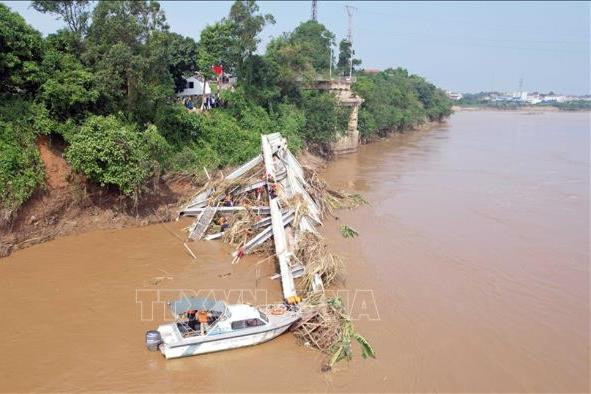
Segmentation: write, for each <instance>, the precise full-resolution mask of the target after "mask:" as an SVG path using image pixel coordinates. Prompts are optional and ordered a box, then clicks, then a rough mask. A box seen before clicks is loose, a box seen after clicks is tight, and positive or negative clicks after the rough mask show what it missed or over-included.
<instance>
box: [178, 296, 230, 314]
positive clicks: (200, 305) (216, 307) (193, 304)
mask: <svg viewBox="0 0 591 394" xmlns="http://www.w3.org/2000/svg"><path fill="white" fill-rule="evenodd" d="M168 307H169V309H170V311H171V312H172V313H173V314H174V315H176V316H179V315H182V314H183V313H185V312H187V311H191V310H195V311H210V312H219V313H224V312H225V311H226V304H225V303H224V302H222V301H215V300H211V299H209V298H197V297H184V298H181V299H180V300H176V301H172V302H169V303H168Z"/></svg>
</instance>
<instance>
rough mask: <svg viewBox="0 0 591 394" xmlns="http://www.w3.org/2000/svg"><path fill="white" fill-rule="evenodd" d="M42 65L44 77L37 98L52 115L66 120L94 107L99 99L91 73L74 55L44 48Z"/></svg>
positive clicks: (77, 116)
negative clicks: (45, 50)
mask: <svg viewBox="0 0 591 394" xmlns="http://www.w3.org/2000/svg"><path fill="white" fill-rule="evenodd" d="M43 66H44V71H45V75H47V78H46V80H45V82H44V83H43V85H41V89H40V96H39V97H40V98H41V100H42V101H43V103H44V104H45V107H46V108H47V109H48V110H49V113H50V114H51V116H53V117H54V118H56V119H58V120H60V121H66V120H68V119H69V118H79V117H80V116H81V115H84V114H85V113H86V112H87V111H90V110H91V109H92V108H93V106H94V104H95V103H96V101H97V100H98V98H99V92H98V91H97V89H96V86H95V78H94V75H93V74H92V73H91V72H90V71H89V70H87V69H86V68H85V67H84V66H83V65H82V64H81V63H80V62H79V61H78V60H77V59H76V58H75V57H74V56H73V55H70V54H64V53H60V52H58V51H55V50H50V51H47V52H46V54H45V57H44V59H43Z"/></svg>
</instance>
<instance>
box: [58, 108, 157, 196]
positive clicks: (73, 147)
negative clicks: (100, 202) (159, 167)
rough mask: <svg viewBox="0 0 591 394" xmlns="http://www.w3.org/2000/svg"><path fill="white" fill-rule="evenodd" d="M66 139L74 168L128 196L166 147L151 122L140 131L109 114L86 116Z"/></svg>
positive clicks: (143, 179)
mask: <svg viewBox="0 0 591 394" xmlns="http://www.w3.org/2000/svg"><path fill="white" fill-rule="evenodd" d="M69 142H70V146H69V147H68V149H67V150H66V159H67V160H68V162H69V163H70V164H71V165H72V168H73V169H74V170H76V171H78V172H80V173H82V174H84V175H86V176H87V177H89V178H90V179H92V180H93V181H95V182H97V183H99V184H101V185H102V186H105V185H114V186H117V187H118V188H119V190H121V192H123V193H124V194H126V195H130V196H131V195H135V196H137V195H138V194H139V192H140V189H141V186H142V185H143V184H144V183H145V181H146V180H147V179H148V178H149V177H150V176H151V175H152V174H153V172H154V168H155V158H156V157H158V156H159V155H160V154H161V152H162V151H164V150H165V149H166V148H163V145H164V144H165V142H164V140H162V139H161V138H158V136H156V135H155V133H154V129H153V126H152V128H149V129H148V131H147V132H146V133H140V132H138V130H137V128H136V126H135V125H133V124H129V123H125V122H123V121H121V120H120V119H118V118H116V117H115V116H112V115H110V116H107V117H103V116H92V117H90V118H88V120H87V121H86V122H85V123H84V125H83V126H82V127H81V128H80V131H79V132H78V133H76V134H75V135H74V136H73V137H72V138H71V139H70V141H69Z"/></svg>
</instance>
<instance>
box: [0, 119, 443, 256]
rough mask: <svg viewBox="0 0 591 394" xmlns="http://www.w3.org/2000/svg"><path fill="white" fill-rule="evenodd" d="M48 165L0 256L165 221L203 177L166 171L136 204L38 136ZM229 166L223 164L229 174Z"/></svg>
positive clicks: (310, 160) (6, 231)
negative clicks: (89, 177)
mask: <svg viewBox="0 0 591 394" xmlns="http://www.w3.org/2000/svg"><path fill="white" fill-rule="evenodd" d="M441 124H442V122H438V121H434V122H425V123H423V124H422V125H420V126H417V127H415V128H412V129H407V130H403V131H399V132H393V133H389V134H388V135H387V136H385V137H377V138H374V139H372V140H369V141H363V143H362V144H371V143H374V142H376V141H380V140H384V139H388V138H390V137H391V136H392V135H394V134H398V133H406V132H411V131H420V130H428V129H431V128H433V127H437V126H439V125H441ZM37 145H38V147H39V151H40V154H41V158H42V161H43V163H44V165H45V168H46V179H45V180H46V183H45V186H44V187H43V188H42V189H40V190H37V192H35V194H34V195H33V197H32V198H31V199H30V200H29V201H27V202H26V203H25V204H24V205H23V206H22V207H21V208H20V209H19V211H18V213H17V214H16V217H14V218H12V220H4V219H3V223H2V224H0V258H2V257H6V256H9V255H10V254H11V253H12V252H14V251H15V250H19V249H23V248H26V247H29V246H32V245H36V244H40V243H43V242H47V241H51V240H53V239H56V238H58V237H62V236H66V235H72V234H82V233H85V232H88V231H92V230H98V229H122V228H128V227H142V226H146V225H149V224H154V223H166V222H170V221H173V220H175V219H176V218H177V217H178V210H179V209H180V207H181V206H182V205H183V204H184V202H186V200H187V199H189V198H190V197H191V196H192V195H193V194H194V193H195V192H196V191H197V190H198V189H199V188H200V187H201V186H202V185H203V184H204V182H205V178H204V177H203V178H199V177H195V176H191V175H184V174H174V173H170V174H165V175H164V176H162V177H160V179H158V180H155V181H154V183H153V185H151V187H150V190H148V191H146V192H144V194H143V195H142V196H141V197H140V200H139V201H138V202H137V204H134V203H133V202H132V201H130V200H129V199H128V198H125V197H124V196H122V195H121V194H120V193H119V192H118V191H117V190H114V189H110V188H107V187H99V186H97V185H93V184H92V183H90V182H87V181H86V180H84V179H83V178H82V177H79V176H76V175H75V174H72V172H71V170H70V168H69V166H68V164H67V163H66V162H65V160H64V159H63V156H62V155H63V152H64V149H65V147H64V146H63V144H62V143H60V142H59V141H51V140H50V139H49V138H48V137H46V136H43V137H40V139H39V140H38V143H37ZM339 157H341V156H333V157H330V158H325V157H320V156H318V155H316V154H314V153H311V152H309V151H307V150H306V151H304V152H302V153H300V154H299V155H298V159H299V160H300V162H301V163H302V165H304V166H306V167H308V168H311V169H314V170H317V169H320V168H322V167H324V166H326V164H327V163H328V162H330V161H332V160H336V159H338V158H339ZM227 170H228V169H223V170H222V171H223V172H224V173H227V172H228V171H227Z"/></svg>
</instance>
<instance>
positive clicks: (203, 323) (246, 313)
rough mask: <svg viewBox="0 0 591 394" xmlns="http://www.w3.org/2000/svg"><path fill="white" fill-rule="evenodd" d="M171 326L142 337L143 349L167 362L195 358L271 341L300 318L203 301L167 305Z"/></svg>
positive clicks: (274, 309)
mask: <svg viewBox="0 0 591 394" xmlns="http://www.w3.org/2000/svg"><path fill="white" fill-rule="evenodd" d="M168 306H169V308H170V310H171V312H172V313H173V315H174V317H175V322H174V323H170V324H163V325H161V326H159V327H158V329H157V330H151V331H148V332H147V333H146V346H147V347H148V349H150V350H160V352H161V353H162V354H163V355H164V356H165V357H166V358H167V359H169V358H177V357H187V356H195V355H197V354H203V353H210V352H218V351H221V350H228V349H235V348H239V347H243V346H251V345H257V344H259V343H263V342H266V341H268V340H271V339H273V338H275V337H277V336H279V335H281V334H283V333H284V332H285V331H287V329H288V328H289V327H290V326H291V325H292V324H293V323H295V322H296V321H297V320H298V319H299V318H300V314H299V312H298V311H297V310H295V309H293V307H290V308H288V307H286V306H285V305H283V304H275V305H267V306H265V307H261V308H257V307H254V306H252V305H246V304H235V305H228V304H225V303H223V302H220V301H213V300H209V299H203V298H183V299H180V300H178V301H174V302H171V303H169V304H168Z"/></svg>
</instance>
